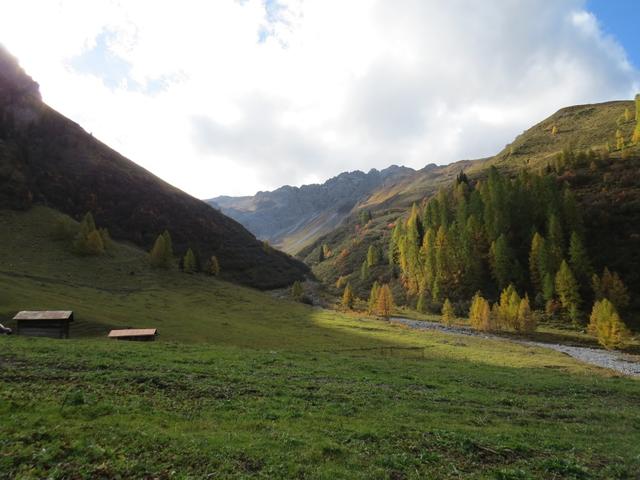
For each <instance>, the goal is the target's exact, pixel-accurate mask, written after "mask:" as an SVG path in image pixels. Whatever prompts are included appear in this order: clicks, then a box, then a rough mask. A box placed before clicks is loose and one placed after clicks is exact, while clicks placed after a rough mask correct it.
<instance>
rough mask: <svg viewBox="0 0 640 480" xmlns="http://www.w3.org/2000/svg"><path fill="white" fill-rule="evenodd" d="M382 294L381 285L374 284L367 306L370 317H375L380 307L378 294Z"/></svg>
mask: <svg viewBox="0 0 640 480" xmlns="http://www.w3.org/2000/svg"><path fill="white" fill-rule="evenodd" d="M379 292H380V285H379V284H378V282H373V286H372V287H371V293H370V294H369V303H368V306H367V313H369V315H373V314H374V313H375V312H376V307H377V305H378V293H379Z"/></svg>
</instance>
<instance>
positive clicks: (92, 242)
mask: <svg viewBox="0 0 640 480" xmlns="http://www.w3.org/2000/svg"><path fill="white" fill-rule="evenodd" d="M84 253H85V254H87V255H101V254H103V253H104V242H103V241H102V236H101V235H100V232H99V231H98V230H92V231H91V232H89V234H88V235H87V238H86V240H85V242H84Z"/></svg>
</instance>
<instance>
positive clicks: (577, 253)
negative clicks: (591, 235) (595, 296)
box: [569, 231, 592, 285]
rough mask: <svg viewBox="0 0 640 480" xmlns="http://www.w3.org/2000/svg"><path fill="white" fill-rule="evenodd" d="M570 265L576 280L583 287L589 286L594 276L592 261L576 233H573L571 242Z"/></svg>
mask: <svg viewBox="0 0 640 480" xmlns="http://www.w3.org/2000/svg"><path fill="white" fill-rule="evenodd" d="M569 265H570V266H571V269H572V271H573V273H574V274H575V276H576V279H577V280H578V281H579V282H580V283H581V284H583V285H586V284H588V281H589V278H590V276H591V275H592V269H591V261H590V260H589V254H588V253H587V249H586V248H585V246H584V243H583V241H582V238H581V237H580V235H578V234H577V233H576V232H575V231H574V232H572V233H571V240H570V241H569Z"/></svg>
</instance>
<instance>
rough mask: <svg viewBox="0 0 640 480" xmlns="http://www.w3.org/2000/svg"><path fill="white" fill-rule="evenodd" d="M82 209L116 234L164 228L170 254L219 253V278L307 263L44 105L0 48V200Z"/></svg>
mask: <svg viewBox="0 0 640 480" xmlns="http://www.w3.org/2000/svg"><path fill="white" fill-rule="evenodd" d="M33 204H43V205H47V206H50V207H52V208H55V209H57V210H60V211H62V212H64V213H67V214H69V215H71V216H74V217H76V218H78V217H79V216H81V215H83V214H84V213H86V212H87V211H91V212H92V213H93V215H94V216H95V218H96V221H97V222H98V223H99V224H100V225H103V226H105V227H107V228H108V229H109V231H110V233H111V235H112V236H113V237H114V238H116V239H121V240H128V241H131V242H133V243H135V244H137V245H139V246H141V247H143V248H145V249H149V248H150V247H151V245H152V244H153V242H154V240H155V238H156V236H157V235H158V234H159V233H161V232H162V231H164V230H165V229H166V230H169V231H170V233H171V235H172V237H173V241H174V246H175V250H176V253H178V254H184V252H185V251H186V250H187V248H189V247H191V248H192V249H193V250H194V251H195V252H196V254H197V255H198V256H199V257H200V259H201V260H202V261H203V262H204V261H206V260H207V259H208V258H209V257H210V256H211V255H216V256H217V257H218V259H219V261H220V264H221V269H222V274H223V276H224V277H225V278H227V279H229V280H232V281H237V282H241V283H243V284H246V285H250V286H254V287H258V288H274V287H281V286H284V285H287V284H290V283H292V282H293V281H294V280H296V279H300V278H302V277H303V276H304V274H305V273H306V272H307V269H306V267H305V266H304V265H303V264H301V263H300V262H298V261H296V260H294V259H292V258H290V257H288V256H287V255H285V254H283V253H281V252H278V251H275V250H273V249H268V248H264V246H263V245H262V243H261V242H259V241H258V240H256V238H255V237H254V236H253V235H252V234H251V233H250V232H248V231H247V230H246V229H245V228H244V227H243V226H242V225H240V224H239V223H237V222H236V221H234V220H232V219H230V218H228V217H226V216H225V215H223V214H221V213H220V212H218V211H216V210H215V209H213V208H211V207H210V206H208V205H207V204H205V203H204V202H202V201H200V200H197V199H195V198H193V197H191V196H189V195H187V194H186V193H184V192H182V191H180V190H178V189H177V188H175V187H172V186H171V185H169V184H167V183H166V182H164V181H162V180H160V179H159V178H157V177H156V176H154V175H153V174H151V173H150V172H148V171H146V170H145V169H143V168H141V167H139V166H138V165H136V164H135V163H133V162H131V161H130V160H128V159H126V158H124V157H123V156H121V155H119V154H118V153H117V152H115V151H114V150H112V149H110V148H109V147H107V146H106V145H104V144H103V143H101V142H99V141H98V140H96V139H95V138H93V136H92V135H90V134H88V133H87V132H85V131H84V130H83V129H82V128H81V127H80V126H79V125H77V124H76V123H74V122H72V121H70V120H69V119H67V118H66V117H64V116H63V115H61V114H59V113H58V112H56V111H55V110H53V109H51V108H50V107H48V106H47V105H45V104H44V103H43V102H42V100H41V98H40V94H39V90H38V85H37V83H35V82H34V81H33V80H32V79H31V78H30V77H28V76H27V75H26V74H25V73H24V72H23V71H22V69H21V68H20V67H19V66H18V64H17V62H16V61H15V59H14V58H12V57H11V56H10V55H9V54H8V53H7V52H6V51H5V50H4V49H0V207H2V208H7V207H8V208H13V209H28V208H30V207H31V206H32V205H33Z"/></svg>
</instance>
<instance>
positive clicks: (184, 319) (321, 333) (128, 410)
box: [0, 207, 640, 479]
mask: <svg viewBox="0 0 640 480" xmlns="http://www.w3.org/2000/svg"><path fill="white" fill-rule="evenodd" d="M59 215H60V214H58V213H56V212H54V211H52V210H49V209H46V208H41V207H39V208H35V209H32V210H30V211H28V212H20V213H17V212H14V211H2V212H0V223H1V224H2V225H3V227H5V228H3V229H2V230H0V241H1V242H2V245H3V249H1V251H0V265H2V272H1V273H0V321H2V322H4V321H5V319H6V318H7V317H9V316H11V315H12V314H13V313H14V312H15V311H16V310H18V309H26V308H71V309H73V310H74V311H75V313H76V318H77V321H76V322H75V323H74V325H73V327H72V339H70V340H66V341H61V340H50V339H31V338H22V337H15V336H11V337H0V368H1V369H2V375H0V478H7V479H9V478H24V479H31V478H33V479H37V478H44V477H47V478H54V479H55V478H203V477H206V476H215V477H216V478H258V477H260V478H292V477H294V478H318V479H320V478H325V479H329V478H452V479H453V478H461V477H463V478H496V479H523V478H524V479H526V478H620V479H622V478H632V477H633V475H634V472H637V471H638V470H639V469H640V463H639V462H640V460H639V459H640V441H639V440H640V433H639V432H640V430H639V429H640V415H639V413H638V412H640V408H638V407H640V404H639V403H638V398H640V383H638V381H637V380H633V379H627V378H621V377H619V376H617V375H614V374H613V373H612V372H610V371H606V370H602V369H597V368H593V367H589V366H586V365H583V364H580V363H578V362H576V361H574V360H572V359H571V358H569V357H567V356H564V355H562V354H559V353H555V352H552V351H548V350H544V349H539V348H530V347H525V346H520V345H516V344H510V343H505V342H499V341H494V340H488V339H481V338H467V337H456V336H451V335H445V334H440V333H435V332H433V333H420V332H415V331H411V330H406V329H402V328H399V327H395V326H392V325H390V324H388V323H386V322H382V321H376V320H368V319H365V318H360V317H356V316H350V315H344V314H341V313H338V312H329V311H323V310H319V309H314V308H311V307H307V306H304V305H300V304H295V303H292V302H288V301H283V300H277V299H275V298H272V297H270V296H268V295H266V294H264V293H261V292H258V291H255V290H251V289H246V288H242V287H238V286H235V285H231V284H228V283H225V282H221V281H217V280H215V279H212V278H210V277H205V276H199V275H195V276H194V275H188V274H184V273H181V272H178V271H169V272H165V271H157V270H152V269H150V267H149V266H148V265H147V263H146V259H145V254H144V252H141V251H140V250H138V249H137V248H136V247H133V246H129V245H122V244H116V245H115V246H114V248H113V249H112V251H111V253H110V255H108V256H102V257H76V256H74V255H73V254H71V253H70V251H69V247H68V245H66V244H65V243H64V242H60V241H54V240H52V239H51V237H50V235H49V231H50V230H51V227H52V226H53V224H54V223H55V220H56V218H57V217H58V216H59ZM111 326H136V327H137V326H140V327H147V326H148V327H157V328H159V331H160V337H159V341H158V342H155V343H151V344H148V343H145V344H135V343H127V342H115V341H110V340H107V339H106V338H104V334H105V333H106V330H107V329H108V328H110V327H111ZM79 337H81V338H79Z"/></svg>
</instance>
